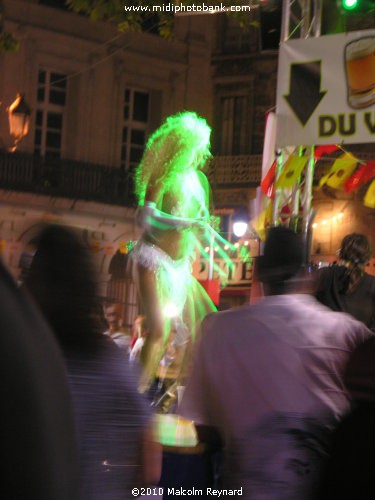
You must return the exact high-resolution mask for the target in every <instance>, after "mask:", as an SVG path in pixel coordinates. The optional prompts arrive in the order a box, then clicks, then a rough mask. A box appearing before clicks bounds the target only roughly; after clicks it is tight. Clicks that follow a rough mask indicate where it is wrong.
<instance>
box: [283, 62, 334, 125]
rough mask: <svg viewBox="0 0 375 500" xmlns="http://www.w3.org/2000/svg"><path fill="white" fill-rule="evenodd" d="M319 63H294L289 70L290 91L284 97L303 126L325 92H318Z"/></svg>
mask: <svg viewBox="0 0 375 500" xmlns="http://www.w3.org/2000/svg"><path fill="white" fill-rule="evenodd" d="M320 79H321V61H311V62H308V63H294V64H292V65H291V68H290V90H289V94H288V95H284V97H285V99H286V100H287V101H288V104H289V106H290V107H291V108H292V110H293V112H294V114H295V115H296V117H297V118H298V120H299V121H300V122H301V123H302V125H303V126H305V125H306V123H307V122H308V121H309V119H310V118H311V115H312V114H313V113H314V111H315V109H316V108H317V107H318V104H319V103H320V101H321V100H322V99H323V97H324V96H325V95H326V93H327V91H323V92H321V91H320Z"/></svg>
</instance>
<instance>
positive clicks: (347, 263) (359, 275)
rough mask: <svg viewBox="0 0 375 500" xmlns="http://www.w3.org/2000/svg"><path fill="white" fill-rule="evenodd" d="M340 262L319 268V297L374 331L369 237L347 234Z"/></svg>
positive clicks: (374, 283)
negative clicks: (367, 268) (369, 267)
mask: <svg viewBox="0 0 375 500" xmlns="http://www.w3.org/2000/svg"><path fill="white" fill-rule="evenodd" d="M339 258H340V262H339V264H338V265H332V266H329V267H324V268H322V269H320V270H319V271H318V283H317V291H316V298H317V299H318V300H319V301H320V302H321V303H322V304H324V305H326V306H328V307H329V308H330V309H332V310H333V311H343V312H347V313H349V314H351V315H352V316H354V318H356V319H358V320H359V321H362V322H363V323H364V324H365V325H367V326H368V327H369V328H370V329H371V330H373V331H374V332H375V277H373V276H370V275H369V274H367V273H366V272H365V266H366V264H367V263H368V262H369V260H370V258H371V248H370V244H369V241H368V239H367V237H366V236H365V235H363V234H358V233H352V234H348V235H347V236H345V238H344V239H343V240H342V243H341V248H340V250H339Z"/></svg>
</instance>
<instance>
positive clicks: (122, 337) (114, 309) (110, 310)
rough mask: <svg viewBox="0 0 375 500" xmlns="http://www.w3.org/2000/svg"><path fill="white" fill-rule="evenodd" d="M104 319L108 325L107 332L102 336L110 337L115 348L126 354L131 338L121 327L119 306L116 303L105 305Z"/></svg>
mask: <svg viewBox="0 0 375 500" xmlns="http://www.w3.org/2000/svg"><path fill="white" fill-rule="evenodd" d="M104 317H105V319H106V321H107V323H108V330H106V331H105V332H104V335H107V336H108V337H110V338H111V339H112V340H113V342H114V343H115V344H116V345H117V347H119V348H120V349H122V350H123V351H125V352H126V353H128V352H129V349H130V340H131V338H130V335H129V332H128V331H127V330H126V328H124V327H123V326H122V317H121V304H120V303H118V302H116V303H113V304H106V305H105V306H104Z"/></svg>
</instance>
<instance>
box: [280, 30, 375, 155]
mask: <svg viewBox="0 0 375 500" xmlns="http://www.w3.org/2000/svg"><path fill="white" fill-rule="evenodd" d="M278 68H279V69H278V82H277V104H276V114H277V131H276V146H277V147H284V146H298V145H306V146H307V145H317V144H349V143H351V144H352V143H367V142H374V141H375V30H366V31H357V32H351V33H342V34H338V35H326V36H322V37H317V38H307V39H299V40H290V41H288V42H285V43H281V45H280V52H279V67H278Z"/></svg>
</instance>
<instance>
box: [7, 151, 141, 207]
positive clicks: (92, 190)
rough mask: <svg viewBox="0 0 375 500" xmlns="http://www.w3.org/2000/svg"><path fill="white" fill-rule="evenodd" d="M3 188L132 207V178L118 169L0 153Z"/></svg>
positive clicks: (133, 201)
mask: <svg viewBox="0 0 375 500" xmlns="http://www.w3.org/2000/svg"><path fill="white" fill-rule="evenodd" d="M0 187H1V188H3V189H12V190H15V191H25V192H29V193H37V194H45V195H48V196H60V197H66V198H73V199H81V200H89V201H97V202H102V203H108V204H111V205H124V206H133V205H134V204H135V200H134V195H133V179H132V176H131V175H130V174H129V173H127V172H124V171H123V170H120V169H118V168H113V167H106V166H101V165H93V164H89V163H83V162H77V161H71V160H60V159H56V158H40V157H35V156H31V155H27V154H21V153H13V154H8V153H0Z"/></svg>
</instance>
